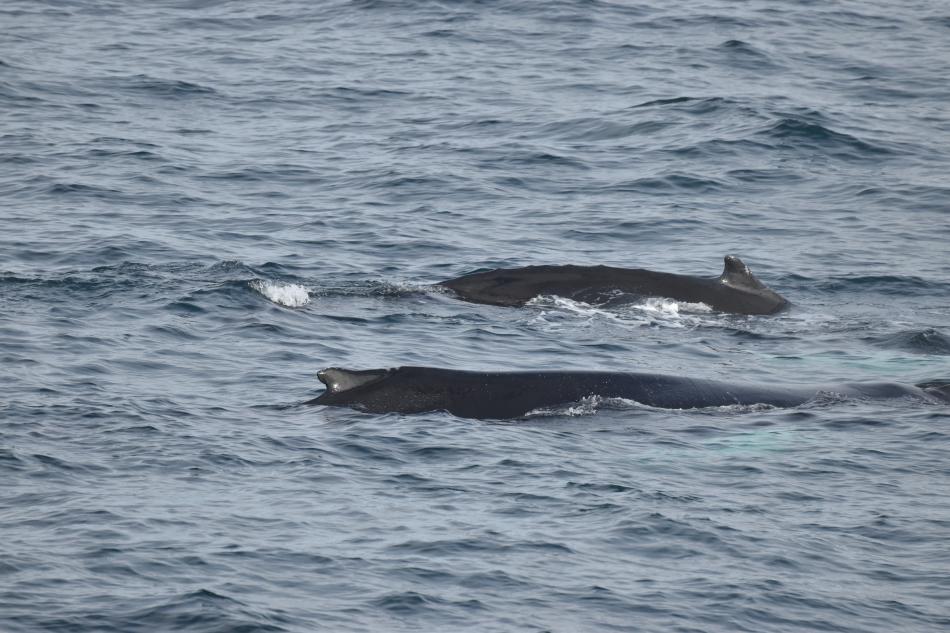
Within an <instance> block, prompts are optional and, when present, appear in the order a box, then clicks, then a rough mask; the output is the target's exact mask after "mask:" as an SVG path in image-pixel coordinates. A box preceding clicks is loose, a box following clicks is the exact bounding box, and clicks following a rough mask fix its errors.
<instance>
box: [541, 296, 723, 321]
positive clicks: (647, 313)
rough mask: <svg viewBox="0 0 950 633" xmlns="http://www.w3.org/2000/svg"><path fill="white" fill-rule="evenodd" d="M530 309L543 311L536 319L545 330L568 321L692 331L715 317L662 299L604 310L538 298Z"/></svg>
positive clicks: (554, 298)
mask: <svg viewBox="0 0 950 633" xmlns="http://www.w3.org/2000/svg"><path fill="white" fill-rule="evenodd" d="M527 305H529V306H532V307H536V308H541V311H540V313H538V314H537V315H536V316H535V318H534V319H533V320H534V321H535V322H538V323H540V324H542V325H544V326H546V327H554V328H557V327H558V326H559V325H560V324H561V322H563V321H565V320H575V321H576V319H583V320H585V321H586V322H587V323H592V322H594V321H596V320H607V321H613V322H618V323H623V324H625V325H642V326H651V327H669V328H689V327H695V326H697V325H699V324H700V323H703V322H706V321H707V320H708V319H709V316H707V315H711V316H715V313H714V311H713V309H712V308H710V307H709V306H708V305H706V304H705V303H689V302H686V301H675V300H673V299H665V298H662V297H650V298H648V299H645V300H644V301H642V302H638V303H625V304H621V305H616V306H611V307H609V308H601V307H596V306H592V305H590V304H588V303H584V302H582V301H574V300H573V299H568V298H566V297H558V296H546V295H545V296H539V297H535V298H534V299H532V300H531V301H529V302H528V303H527Z"/></svg>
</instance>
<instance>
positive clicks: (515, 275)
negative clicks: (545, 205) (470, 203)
mask: <svg viewBox="0 0 950 633" xmlns="http://www.w3.org/2000/svg"><path fill="white" fill-rule="evenodd" d="M437 285H438V286H441V287H444V288H448V289H449V290H451V291H453V292H454V293H455V295H456V296H457V297H458V298H460V299H463V300H465V301H470V302H472V303H483V304H488V305H494V306H512V307H517V306H523V305H525V303H527V302H528V301H530V300H531V299H533V298H534V297H537V296H539V295H557V296H560V297H567V298H569V299H573V300H576V301H583V302H585V303H604V302H606V301H610V300H612V299H613V298H615V297H616V295H617V293H622V294H623V295H628V296H633V297H636V298H639V297H666V298H669V299H675V300H676V301H685V302H689V303H704V304H706V305H707V306H709V307H710V308H712V309H713V310H716V311H718V312H727V313H732V314H749V315H752V314H775V313H776V312H779V311H781V310H783V309H785V308H786V307H787V306H788V301H787V300H786V299H785V298H784V297H782V296H781V295H780V294H778V293H777V292H775V291H774V290H771V289H770V288H769V287H768V286H766V285H765V284H764V283H762V282H761V281H759V279H758V278H757V277H756V276H755V275H753V274H752V271H751V270H749V267H748V266H746V265H745V263H744V262H743V261H742V260H741V259H739V258H738V257H736V256H735V255H726V256H725V258H724V268H723V271H722V274H721V275H719V276H718V277H692V276H689V275H678V274H675V273H662V272H655V271H652V270H643V269H640V268H615V267H612V266H575V265H565V266H525V267H523V268H496V269H493V270H487V271H481V272H475V273H471V274H468V275H463V276H461V277H456V278H454V279H448V280H446V281H442V282H439V283H438V284H437Z"/></svg>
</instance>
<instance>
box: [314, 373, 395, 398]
mask: <svg viewBox="0 0 950 633" xmlns="http://www.w3.org/2000/svg"><path fill="white" fill-rule="evenodd" d="M391 371H392V370H391V369H366V370H363V371H352V370H349V369H340V368H339V367H328V368H327V369H324V370H323V371H320V372H317V379H318V380H319V381H320V382H322V383H323V384H325V385H326V386H327V391H329V392H330V393H340V392H343V391H348V390H350V389H355V388H356V387H362V386H363V385H366V384H369V383H371V382H375V381H377V380H379V379H381V378H385V377H386V376H388V375H389V373H390V372H391Z"/></svg>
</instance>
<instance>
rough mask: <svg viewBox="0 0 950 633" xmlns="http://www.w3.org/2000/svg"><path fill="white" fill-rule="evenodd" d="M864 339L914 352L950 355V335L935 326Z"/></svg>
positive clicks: (874, 343)
mask: <svg viewBox="0 0 950 633" xmlns="http://www.w3.org/2000/svg"><path fill="white" fill-rule="evenodd" d="M864 340H865V341H867V342H870V343H871V344H873V345H877V346H880V347H884V348H888V349H896V350H901V351H905V352H911V353H914V354H939V355H950V337H948V336H947V335H946V334H943V333H942V332H940V331H939V330H937V329H934V328H926V329H922V330H905V331H903V332H897V333H895V334H887V335H884V336H873V337H868V338H865V339H864Z"/></svg>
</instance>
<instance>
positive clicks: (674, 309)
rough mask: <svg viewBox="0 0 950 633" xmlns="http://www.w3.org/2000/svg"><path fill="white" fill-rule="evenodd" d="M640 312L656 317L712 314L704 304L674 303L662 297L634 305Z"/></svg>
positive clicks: (651, 298)
mask: <svg viewBox="0 0 950 633" xmlns="http://www.w3.org/2000/svg"><path fill="white" fill-rule="evenodd" d="M634 306H636V307H637V308H639V309H640V310H642V311H644V312H646V313H647V314H656V315H658V316H667V317H675V316H679V315H680V312H686V313H689V314H707V313H709V312H712V308H710V307H709V306H708V305H706V304H705V303H690V302H688V301H675V300H673V299H664V298H662V297H650V298H649V299H647V300H646V301H644V302H643V303H637V304H634Z"/></svg>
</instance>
